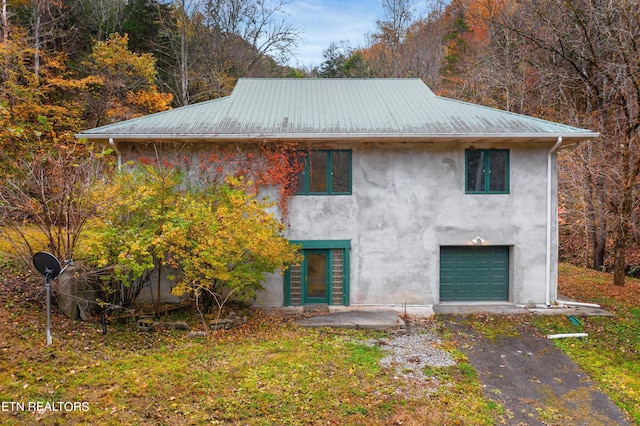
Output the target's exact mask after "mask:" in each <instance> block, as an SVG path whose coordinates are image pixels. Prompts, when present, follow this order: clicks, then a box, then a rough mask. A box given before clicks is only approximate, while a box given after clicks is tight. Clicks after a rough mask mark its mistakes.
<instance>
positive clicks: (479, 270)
mask: <svg viewBox="0 0 640 426" xmlns="http://www.w3.org/2000/svg"><path fill="white" fill-rule="evenodd" d="M508 300H509V247H507V246H481V247H476V246H443V247H441V248H440V301H441V302H453V301H455V302H467V301H468V302H482V301H508Z"/></svg>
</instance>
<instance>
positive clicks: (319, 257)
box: [307, 253, 327, 297]
mask: <svg viewBox="0 0 640 426" xmlns="http://www.w3.org/2000/svg"><path fill="white" fill-rule="evenodd" d="M307 297H327V253H309V254H308V255H307Z"/></svg>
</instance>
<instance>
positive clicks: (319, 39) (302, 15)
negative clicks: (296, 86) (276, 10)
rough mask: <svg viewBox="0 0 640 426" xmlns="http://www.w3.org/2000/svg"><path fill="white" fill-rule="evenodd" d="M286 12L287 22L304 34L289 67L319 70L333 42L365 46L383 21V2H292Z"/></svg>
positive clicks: (324, 0) (377, 0)
mask: <svg viewBox="0 0 640 426" xmlns="http://www.w3.org/2000/svg"><path fill="white" fill-rule="evenodd" d="M286 10H287V12H288V14H289V16H288V17H287V21H288V22H291V23H292V24H293V25H294V26H295V27H299V28H301V29H302V30H303V31H304V32H303V33H302V38H303V40H302V41H301V42H300V43H299V44H298V51H297V54H296V55H295V57H293V58H292V59H291V60H290V61H289V63H288V65H290V66H295V67H305V68H313V67H319V66H320V65H321V64H322V62H324V59H323V58H322V52H324V51H325V50H327V48H328V47H329V45H330V44H331V43H332V42H336V43H339V42H341V41H344V42H346V43H347V44H348V46H350V47H352V48H356V47H364V46H365V42H366V40H367V34H371V33H373V32H374V30H375V26H376V20H380V19H381V18H382V6H381V2H380V0H291V3H289V4H287V5H286Z"/></svg>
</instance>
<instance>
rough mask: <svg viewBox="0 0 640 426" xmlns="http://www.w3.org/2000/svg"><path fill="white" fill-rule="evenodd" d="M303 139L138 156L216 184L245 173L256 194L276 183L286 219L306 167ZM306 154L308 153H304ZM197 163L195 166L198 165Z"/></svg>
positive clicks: (147, 162)
mask: <svg viewBox="0 0 640 426" xmlns="http://www.w3.org/2000/svg"><path fill="white" fill-rule="evenodd" d="M307 151H308V150H303V149H302V148H301V144H300V143H299V142H267V141H264V142H261V143H259V144H257V145H255V144H246V145H240V144H229V145H219V146H218V149H216V150H215V151H212V152H209V153H202V154H200V155H199V156H198V158H197V159H194V158H193V157H191V156H189V155H188V154H184V153H182V154H175V155H173V156H172V157H173V158H172V159H171V160H168V159H167V157H168V153H167V152H166V151H165V152H164V153H163V154H162V155H161V156H160V157H161V158H152V157H148V156H138V157H137V161H138V162H140V163H141V164H146V165H149V164H157V165H161V166H162V167H165V168H171V167H177V168H179V169H181V170H183V171H186V172H188V171H192V172H196V174H197V178H196V180H197V182H198V184H200V185H205V186H215V185H219V184H221V183H223V182H224V180H225V178H226V176H234V177H236V178H239V177H243V178H244V180H245V182H247V183H249V184H250V187H251V188H252V189H253V191H254V194H253V195H255V194H257V193H258V191H260V189H263V188H269V187H276V188H277V191H278V200H277V205H278V208H279V209H280V212H281V214H282V219H283V220H285V219H286V217H287V215H288V211H289V208H288V207H289V200H290V198H291V197H292V196H293V195H294V194H295V192H296V189H297V184H298V175H299V174H300V173H301V172H302V169H303V167H304V164H303V161H301V160H302V156H301V155H300V152H307ZM303 155H304V154H303ZM194 163H197V164H195V168H194Z"/></svg>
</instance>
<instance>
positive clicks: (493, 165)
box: [465, 149, 509, 194]
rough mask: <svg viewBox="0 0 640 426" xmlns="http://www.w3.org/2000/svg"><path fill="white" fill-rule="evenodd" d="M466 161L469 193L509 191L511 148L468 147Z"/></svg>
mask: <svg viewBox="0 0 640 426" xmlns="http://www.w3.org/2000/svg"><path fill="white" fill-rule="evenodd" d="M465 163H466V164H465V170H466V179H465V180H466V183H465V185H466V192H467V194H508V193H509V150H506V149H467V150H466V151H465Z"/></svg>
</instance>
